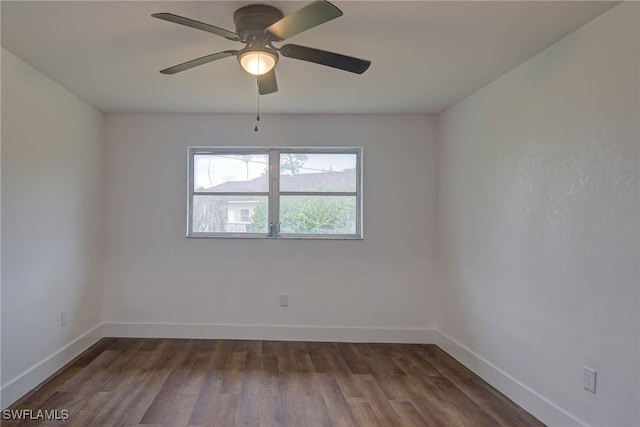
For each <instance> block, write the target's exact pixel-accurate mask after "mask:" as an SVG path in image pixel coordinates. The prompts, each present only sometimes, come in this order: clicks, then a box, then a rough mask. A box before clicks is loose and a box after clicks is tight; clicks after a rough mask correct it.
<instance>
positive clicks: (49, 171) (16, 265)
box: [1, 49, 104, 407]
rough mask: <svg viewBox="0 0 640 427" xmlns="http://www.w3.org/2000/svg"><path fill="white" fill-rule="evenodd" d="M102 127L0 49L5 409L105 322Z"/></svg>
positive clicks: (92, 113) (88, 110) (85, 108)
mask: <svg viewBox="0 0 640 427" xmlns="http://www.w3.org/2000/svg"><path fill="white" fill-rule="evenodd" d="M103 125H104V122H103V116H102V114H101V113H100V112H98V111H97V110H95V109H94V108H92V107H90V106H89V105H88V104H86V103H84V102H83V101H81V100H80V99H78V98H77V97H75V96H74V95H72V94H71V93H69V92H68V91H66V90H65V89H64V88H62V87H61V86H59V85H58V84H57V83H55V82H53V81H52V80H50V79H49V78H47V77H46V76H44V75H42V74H41V73H40V72H38V71H37V70H35V69H34V68H32V67H31V66H29V65H28V64H26V63H25V62H23V61H22V60H21V59H19V58H18V57H16V56H14V55H13V54H12V53H10V52H8V51H7V50H5V49H2V346H1V347H2V379H3V384H2V393H3V396H2V407H5V406H6V405H7V404H9V403H11V402H12V401H13V400H15V399H16V398H18V397H20V395H21V394H22V393H24V392H26V391H27V390H29V389H30V388H32V387H34V386H35V385H37V384H38V383H39V382H40V381H42V380H43V379H44V378H46V377H47V376H48V375H50V374H52V373H53V372H54V371H55V370H56V369H58V368H60V367H61V366H62V364H64V363H66V362H67V361H68V360H70V358H72V357H74V356H75V352H77V351H79V350H80V351H81V350H84V348H86V345H87V344H88V343H90V342H91V340H92V338H91V337H90V336H88V335H85V334H87V333H88V332H90V331H91V330H92V329H93V328H95V327H96V326H98V325H99V324H100V323H101V320H102V283H103V271H102V235H103V232H102V224H103V215H102V210H103V206H102V195H103V167H102V164H103V151H102V149H103V143H102V138H103V131H104V129H103ZM62 310H67V311H68V324H67V326H65V327H62V326H61V325H60V312H61V311H62Z"/></svg>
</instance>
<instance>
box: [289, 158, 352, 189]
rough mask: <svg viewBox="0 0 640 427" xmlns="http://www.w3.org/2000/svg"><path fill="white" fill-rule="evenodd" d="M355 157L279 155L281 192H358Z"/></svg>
mask: <svg viewBox="0 0 640 427" xmlns="http://www.w3.org/2000/svg"><path fill="white" fill-rule="evenodd" d="M356 160H357V156H356V154H304V153H281V154H280V191H318V192H320V191H348V192H355V191H356Z"/></svg>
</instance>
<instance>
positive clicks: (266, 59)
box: [238, 49, 278, 76]
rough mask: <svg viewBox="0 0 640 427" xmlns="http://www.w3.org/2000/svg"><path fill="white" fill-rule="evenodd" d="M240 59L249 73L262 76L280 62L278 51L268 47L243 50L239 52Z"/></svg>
mask: <svg viewBox="0 0 640 427" xmlns="http://www.w3.org/2000/svg"><path fill="white" fill-rule="evenodd" d="M238 61H239V62H240V65H241V66H242V68H244V70H245V71H246V72H247V73H249V74H253V75H254V76H261V75H263V74H266V73H268V72H269V71H271V69H273V67H274V66H275V65H276V62H278V56H277V53H276V52H270V51H269V50H266V49H265V50H261V49H260V50H258V49H254V50H247V51H244V50H243V51H240V52H239V53H238Z"/></svg>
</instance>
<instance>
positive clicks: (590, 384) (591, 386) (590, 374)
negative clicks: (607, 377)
mask: <svg viewBox="0 0 640 427" xmlns="http://www.w3.org/2000/svg"><path fill="white" fill-rule="evenodd" d="M584 389H585V390H587V391H590V392H591V393H594V394H595V392H596V371H594V370H593V369H591V368H589V367H588V366H585V367H584Z"/></svg>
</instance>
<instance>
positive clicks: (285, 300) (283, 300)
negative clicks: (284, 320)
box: [280, 294, 289, 307]
mask: <svg viewBox="0 0 640 427" xmlns="http://www.w3.org/2000/svg"><path fill="white" fill-rule="evenodd" d="M280 306H281V307H288V306H289V295H284V294H282V295H280Z"/></svg>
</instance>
